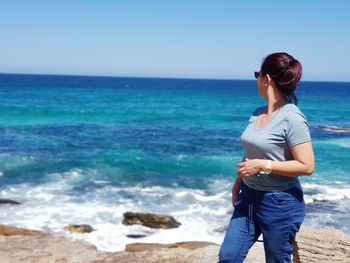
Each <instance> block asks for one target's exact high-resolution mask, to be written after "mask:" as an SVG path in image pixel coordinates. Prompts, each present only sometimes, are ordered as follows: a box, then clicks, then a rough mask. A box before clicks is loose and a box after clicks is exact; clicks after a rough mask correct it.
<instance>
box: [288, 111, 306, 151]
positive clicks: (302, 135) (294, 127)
mask: <svg viewBox="0 0 350 263" xmlns="http://www.w3.org/2000/svg"><path fill="white" fill-rule="evenodd" d="M286 120H287V124H286V126H285V136H286V141H287V143H288V145H289V147H292V146H295V145H297V144H300V143H304V142H308V141H311V136H310V131H309V124H308V122H307V119H306V117H305V116H304V114H302V113H301V112H292V113H290V114H289V115H288V117H287V119H286Z"/></svg>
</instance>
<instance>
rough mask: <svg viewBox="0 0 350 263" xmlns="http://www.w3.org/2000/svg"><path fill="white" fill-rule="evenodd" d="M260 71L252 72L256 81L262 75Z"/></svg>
mask: <svg viewBox="0 0 350 263" xmlns="http://www.w3.org/2000/svg"><path fill="white" fill-rule="evenodd" d="M262 74H263V73H262V71H254V77H255V78H256V79H258V78H259V77H260V76H261V75H262Z"/></svg>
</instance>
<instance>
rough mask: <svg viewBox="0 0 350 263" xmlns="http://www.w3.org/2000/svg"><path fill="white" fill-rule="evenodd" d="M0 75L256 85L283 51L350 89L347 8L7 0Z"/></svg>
mask: <svg viewBox="0 0 350 263" xmlns="http://www.w3.org/2000/svg"><path fill="white" fill-rule="evenodd" d="M0 3H1V8H0V72H2V73H9V72H12V73H46V74H51V73H54V74H79V75H112V76H150V77H154V76H159V77H192V78H230V79H251V78H252V72H253V71H254V70H256V69H258V68H259V67H260V63H261V61H262V59H263V58H264V57H265V56H266V55H267V54H269V53H272V52H276V51H286V52H288V53H290V54H292V55H293V56H295V57H296V58H297V59H299V60H300V61H301V62H302V64H303V67H304V77H303V79H304V80H320V81H322V80H335V81H350V1H349V0H293V1H290V0H284V1H282V0H265V1H262V0H261V1H258V0H257V1H253V0H210V1H209V0H138V1H136V0H124V1H118V0H114V1H112V0H110V1H108V0H105V1H88V0H85V1H83V0H74V1H73V0H70V1H68V0H60V1H58V0H57V1H47V0H46V1H36V0H31V1H19V0H11V1H1V2H0Z"/></svg>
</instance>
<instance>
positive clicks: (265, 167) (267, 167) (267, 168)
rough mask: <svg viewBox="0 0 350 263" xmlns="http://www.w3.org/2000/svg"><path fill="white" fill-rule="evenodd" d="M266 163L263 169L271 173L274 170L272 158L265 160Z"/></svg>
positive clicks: (266, 172)
mask: <svg viewBox="0 0 350 263" xmlns="http://www.w3.org/2000/svg"><path fill="white" fill-rule="evenodd" d="M263 163H264V165H263V169H262V171H263V172H264V173H265V174H270V173H271V172H272V161H271V160H264V162H263Z"/></svg>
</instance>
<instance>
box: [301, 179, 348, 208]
mask: <svg viewBox="0 0 350 263" xmlns="http://www.w3.org/2000/svg"><path fill="white" fill-rule="evenodd" d="M302 186H303V189H304V199H305V202H306V203H311V202H315V201H339V200H343V199H349V198H350V185H347V184H344V183H341V182H334V185H332V186H329V185H321V184H315V183H303V185H302Z"/></svg>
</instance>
